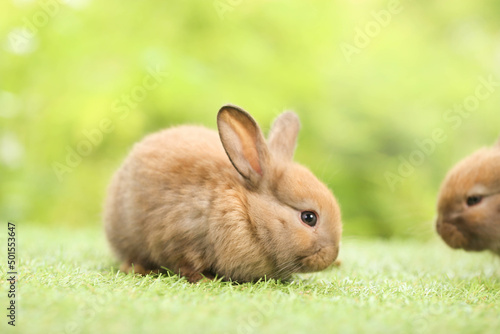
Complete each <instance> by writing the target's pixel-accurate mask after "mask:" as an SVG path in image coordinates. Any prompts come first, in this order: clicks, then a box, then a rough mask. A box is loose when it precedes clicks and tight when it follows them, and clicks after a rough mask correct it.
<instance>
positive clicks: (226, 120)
mask: <svg viewBox="0 0 500 334" xmlns="http://www.w3.org/2000/svg"><path fill="white" fill-rule="evenodd" d="M217 126H218V128H219V136H220V139H221V141H222V145H223V146H224V149H225V150H226V153H227V156H228V157H229V160H231V163H232V164H233V166H234V168H236V170H237V171H238V173H240V175H241V176H243V177H244V178H245V179H247V180H248V181H249V182H250V183H251V184H252V185H254V186H257V185H258V184H259V182H260V180H261V179H262V176H263V175H264V174H265V172H266V170H267V169H268V168H269V160H270V156H269V150H268V148H267V144H266V141H265V139H264V135H263V134H262V131H261V130H260V128H259V126H258V125H257V123H256V122H255V120H254V119H253V118H252V116H250V115H249V114H248V113H247V112H246V111H244V110H243V109H240V108H238V107H236V106H232V105H225V106H223V107H222V108H221V109H220V110H219V114H218V115H217Z"/></svg>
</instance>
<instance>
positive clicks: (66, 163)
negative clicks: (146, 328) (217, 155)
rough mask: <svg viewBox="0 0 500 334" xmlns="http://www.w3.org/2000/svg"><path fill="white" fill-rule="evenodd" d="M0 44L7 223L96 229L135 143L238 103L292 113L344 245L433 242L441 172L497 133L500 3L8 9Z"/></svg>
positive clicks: (11, 5) (22, 3)
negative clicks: (329, 193) (357, 239)
mask: <svg viewBox="0 0 500 334" xmlns="http://www.w3.org/2000/svg"><path fill="white" fill-rule="evenodd" d="M0 43H1V45H0V47H1V51H0V182H1V184H0V185H1V192H0V216H1V219H2V220H5V221H6V220H12V221H16V222H19V223H26V224H44V225H48V226H51V227H53V228H57V227H59V226H74V227H79V226H96V227H97V226H99V225H100V224H101V208H102V202H103V199H104V196H105V189H106V187H107V184H108V182H109V180H110V177H111V175H112V173H113V171H114V170H115V169H116V168H117V167H118V166H119V164H120V163H121V161H122V160H123V158H124V157H125V156H126V154H127V152H128V151H129V149H130V148H131V146H132V145H133V143H134V142H136V141H138V140H140V139H141V138H142V137H143V136H144V135H146V134H147V133H150V132H153V131H157V130H159V129H162V128H165V127H169V126H171V125H175V124H181V123H196V124H203V125H206V126H208V127H211V128H215V126H216V123H215V116H216V113H217V111H218V109H219V108H220V106H221V105H223V104H225V103H234V104H237V105H239V106H241V107H243V108H245V109H246V110H248V111H249V112H250V113H251V114H252V115H253V116H254V117H255V118H256V119H257V121H258V122H259V123H260V124H261V125H262V126H263V128H264V129H265V130H267V129H268V128H269V125H270V123H271V122H272V120H273V119H274V118H275V117H276V116H277V115H278V114H279V113H280V112H281V111H283V110H285V109H293V110H295V111H296V112H297V113H298V114H299V116H300V117H301V120H302V123H303V128H302V132H301V134H300V138H299V146H298V150H297V153H296V160H297V161H299V162H300V163H303V164H304V165H306V166H308V167H309V168H310V169H311V170H312V171H313V172H314V173H316V174H317V175H318V177H319V178H320V179H322V180H323V181H324V182H325V183H327V184H328V186H329V187H330V188H331V189H332V190H333V191H334V193H335V194H336V196H337V197H338V199H339V201H340V203H341V206H342V210H343V217H344V226H345V234H344V235H345V236H374V237H384V238H389V237H401V238H421V239H426V238H430V237H431V236H432V235H433V233H434V232H433V219H434V216H435V199H436V195H437V192H438V189H439V185H440V182H441V180H442V178H443V177H444V175H445V173H446V171H447V170H448V169H449V168H450V167H451V166H452V165H453V164H454V163H455V162H457V161H458V160H459V159H461V158H462V157H464V156H465V155H467V154H470V153H471V152H472V151H474V150H475V149H477V148H479V147H481V146H485V145H491V144H492V143H493V142H494V141H495V140H496V138H497V137H498V135H499V133H500V124H499V121H498V120H499V111H500V110H499V103H500V86H498V83H499V82H500V2H498V1H495V0H487V1H485V0H482V1H462V2H460V1H452V0H439V1H437V0H436V1H381V0H367V1H361V0H351V1H326V0H318V1H309V2H306V1H299V0H295V1H290V0H287V1H284V0H283V1H271V0H253V1H245V0H220V1H219V0H216V1H158V0H156V1H155V0H145V1H126V2H123V1H117V0H106V1H95V0H64V1H63V0H45V1H34V0H14V1H13V0H6V1H2V2H1V3H0ZM460 110H462V111H460Z"/></svg>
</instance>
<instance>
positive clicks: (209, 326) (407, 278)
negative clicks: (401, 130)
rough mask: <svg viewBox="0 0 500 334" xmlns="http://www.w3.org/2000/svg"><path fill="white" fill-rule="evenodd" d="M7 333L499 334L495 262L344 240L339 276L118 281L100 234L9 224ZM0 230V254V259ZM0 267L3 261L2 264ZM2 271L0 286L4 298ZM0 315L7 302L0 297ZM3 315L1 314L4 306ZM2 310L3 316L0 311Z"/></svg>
mask: <svg viewBox="0 0 500 334" xmlns="http://www.w3.org/2000/svg"><path fill="white" fill-rule="evenodd" d="M17 237H18V242H19V247H18V258H19V260H20V264H19V272H20V279H19V282H18V292H19V299H18V303H19V305H20V306H19V307H20V310H19V312H18V319H17V326H16V328H15V329H13V328H10V326H9V328H8V332H17V333H303V332H309V333H361V332H370V333H375V332H380V333H424V332H425V333H442V332H448V333H458V332H462V333H498V331H499V329H500V261H499V260H498V259H497V258H495V257H494V256H492V255H490V254H487V253H482V254H469V253H465V252H461V251H453V250H451V249H448V248H447V247H446V246H444V245H443V244H442V243H441V242H440V241H438V240H434V241H432V242H427V243H422V242H417V241H374V240H357V239H352V238H345V239H344V241H343V245H342V251H341V256H340V257H341V259H342V261H343V263H342V266H341V267H340V268H333V269H330V270H327V271H325V272H322V273H315V274H306V275H298V276H295V277H294V280H293V281H291V282H288V283H281V282H276V281H268V282H260V283H256V284H242V285H237V284H230V283H224V282H204V283H199V284H195V285H192V284H189V283H187V282H186V281H185V280H183V279H180V278H179V277H177V276H172V277H167V276H159V277H158V276H156V277H155V276H148V277H137V276H131V275H124V274H122V273H120V272H117V270H116V267H117V262H116V261H115V260H114V259H113V257H112V256H111V254H110V252H109V250H108V248H107V245H106V242H105V239H104V237H103V235H102V233H101V231H100V230H99V229H98V228H96V229H81V230H69V229H49V228H41V227H32V226H18V236H17ZM5 238H6V233H2V236H1V237H0V241H1V244H0V245H2V248H1V249H4V250H5V247H4V245H5V241H6V239H5ZM2 258H5V256H2ZM2 262H4V260H2ZM5 276H6V270H5V265H4V263H2V266H1V282H2V286H3V287H4V288H2V290H3V291H6V288H5V287H6V282H5V279H4V277H5ZM2 294H3V295H4V296H3V297H2V298H1V300H3V301H4V303H5V304H3V305H2V306H1V307H0V308H1V309H4V310H5V308H4V305H7V298H6V296H5V295H6V293H2ZM5 307H6V306H5ZM3 313H4V312H3ZM2 319H3V320H2V323H1V325H0V332H1V333H5V332H6V331H5V328H6V327H7V325H6V320H5V316H4V315H2Z"/></svg>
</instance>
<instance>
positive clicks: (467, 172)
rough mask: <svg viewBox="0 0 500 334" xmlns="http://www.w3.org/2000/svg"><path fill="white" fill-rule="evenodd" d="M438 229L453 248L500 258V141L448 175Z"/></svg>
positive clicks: (461, 164)
mask: <svg viewBox="0 0 500 334" xmlns="http://www.w3.org/2000/svg"><path fill="white" fill-rule="evenodd" d="M436 228H437V232H438V233H439V235H440V236H441V237H442V238H443V240H444V241H445V242H446V243H447V244H448V245H449V246H450V247H452V248H463V249H465V250H468V251H482V250H491V251H493V252H495V253H497V254H499V255H500V141H499V142H497V144H496V145H495V146H494V147H491V148H483V149H480V150H478V151H477V152H475V153H473V154H472V155H471V156H469V157H467V158H465V159H464V160H462V161H461V162H459V163H458V164H457V165H456V166H455V167H454V168H453V169H452V170H451V171H450V172H449V173H448V175H447V176H446V178H445V180H444V182H443V184H442V186H441V190H440V194H439V199H438V218H437V222H436Z"/></svg>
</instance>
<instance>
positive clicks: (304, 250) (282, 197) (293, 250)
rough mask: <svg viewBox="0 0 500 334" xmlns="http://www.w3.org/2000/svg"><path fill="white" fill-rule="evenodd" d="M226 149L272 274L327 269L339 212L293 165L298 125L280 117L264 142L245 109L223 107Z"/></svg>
mask: <svg viewBox="0 0 500 334" xmlns="http://www.w3.org/2000/svg"><path fill="white" fill-rule="evenodd" d="M217 123H218V128H219V135H220V138H221V141H222V144H223V146H224V149H225V151H226V153H227V156H228V157H229V159H230V161H231V163H232V164H233V166H234V168H235V169H236V170H237V171H238V173H239V175H240V176H241V179H242V182H243V183H244V185H245V188H246V191H245V195H246V198H247V206H248V207H247V210H248V211H247V213H246V214H247V217H248V221H249V223H250V224H251V228H252V233H253V234H254V237H255V238H253V239H254V240H258V242H259V243H260V247H262V248H263V249H265V253H266V254H269V258H270V259H272V262H273V267H274V268H273V269H272V274H270V275H269V276H271V277H272V276H274V277H280V278H282V277H287V276H288V275H289V274H291V273H294V272H312V271H318V270H322V269H325V268H326V267H328V266H329V265H330V264H331V263H332V262H333V261H334V260H335V259H336V258H337V255H338V251H339V243H340V236H341V232H342V223H341V217H340V208H339V205H338V204H337V201H336V200H335V198H334V196H333V195H332V193H331V191H330V190H329V189H328V188H327V187H326V186H325V185H324V184H323V183H321V182H320V181H319V180H318V179H317V178H316V177H315V176H314V175H313V174H312V173H311V172H310V171H309V170H308V169H307V168H305V167H303V166H301V165H299V164H297V163H295V162H293V155H294V151H295V146H296V141H297V135H298V132H299V129H300V122H299V119H298V117H297V115H296V114H294V113H293V112H285V113H283V114H281V115H280V116H279V117H278V118H277V119H276V120H275V122H274V124H273V126H272V128H271V130H270V133H269V136H268V139H267V140H266V139H265V138H264V136H263V134H262V131H261V130H260V128H259V126H258V125H257V123H256V122H255V121H254V120H253V118H252V117H251V116H250V115H249V114H248V113H246V112H245V111H244V110H242V109H240V108H238V107H235V106H231V105H228V106H224V107H223V108H222V109H221V110H220V111H219V114H218V118H217Z"/></svg>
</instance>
